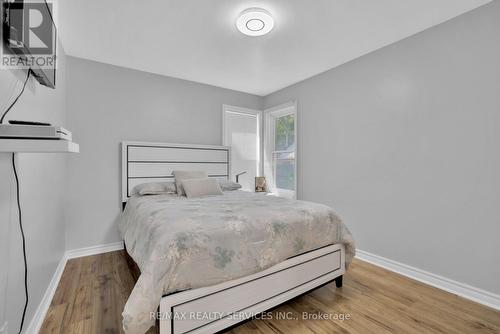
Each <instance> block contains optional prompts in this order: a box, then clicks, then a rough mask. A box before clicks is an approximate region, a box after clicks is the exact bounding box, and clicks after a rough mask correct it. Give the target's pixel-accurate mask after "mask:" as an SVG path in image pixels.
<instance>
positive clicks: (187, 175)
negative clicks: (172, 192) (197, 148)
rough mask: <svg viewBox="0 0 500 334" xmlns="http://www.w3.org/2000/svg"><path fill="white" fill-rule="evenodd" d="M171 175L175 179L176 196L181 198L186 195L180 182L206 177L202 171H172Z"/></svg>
mask: <svg viewBox="0 0 500 334" xmlns="http://www.w3.org/2000/svg"><path fill="white" fill-rule="evenodd" d="M172 174H173V175H174V177H175V186H176V188H177V194H179V195H181V196H183V195H185V194H186V193H185V192H184V188H183V186H182V181H183V180H186V179H203V178H206V177H208V175H207V173H206V172H203V171H186V170H174V171H173V172H172Z"/></svg>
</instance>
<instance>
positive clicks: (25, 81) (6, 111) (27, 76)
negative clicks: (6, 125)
mask: <svg viewBox="0 0 500 334" xmlns="http://www.w3.org/2000/svg"><path fill="white" fill-rule="evenodd" d="M30 74H31V69H29V70H28V74H27V75H26V80H24V84H23V89H22V90H21V92H20V93H19V95H18V96H17V97H16V99H15V100H14V102H12V103H11V105H10V106H9V107H8V108H7V110H5V112H4V113H3V115H2V118H0V124H1V123H3V119H4V118H5V116H6V115H7V113H8V112H9V111H10V109H12V107H13V106H14V104H16V102H17V100H19V98H20V97H21V95H23V93H24V89H25V88H26V84H27V83H28V80H29V78H30Z"/></svg>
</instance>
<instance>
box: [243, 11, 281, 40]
mask: <svg viewBox="0 0 500 334" xmlns="http://www.w3.org/2000/svg"><path fill="white" fill-rule="evenodd" d="M236 27H238V30H239V31H241V32H242V33H243V34H245V35H248V36H262V35H265V34H267V33H268V32H270V31H271V30H273V27H274V20H273V17H272V16H271V14H270V13H269V12H268V11H267V10H265V9H262V8H249V9H246V10H244V11H242V12H241V14H240V16H239V17H238V20H237V21H236Z"/></svg>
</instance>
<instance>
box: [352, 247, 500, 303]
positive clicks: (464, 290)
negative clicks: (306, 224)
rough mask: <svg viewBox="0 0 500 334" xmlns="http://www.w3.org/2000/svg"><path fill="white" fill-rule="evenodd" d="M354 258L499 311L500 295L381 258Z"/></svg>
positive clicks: (358, 254)
mask: <svg viewBox="0 0 500 334" xmlns="http://www.w3.org/2000/svg"><path fill="white" fill-rule="evenodd" d="M356 257H357V258H359V259H360V260H363V261H366V262H369V263H371V264H374V265H376V266H379V267H382V268H385V269H387V270H390V271H393V272H396V273H398V274H401V275H403V276H406V277H409V278H412V279H414V280H417V281H419V282H422V283H425V284H428V285H431V286H433V287H436V288H438V289H441V290H444V291H447V292H450V293H453V294H455V295H458V296H461V297H464V298H467V299H469V300H472V301H475V302H477V303H480V304H482V305H486V306H489V307H491V308H494V309H496V310H500V295H497V294H494V293H492V292H489V291H485V290H482V289H479V288H476V287H473V286H471V285H468V284H464V283H460V282H457V281H454V280H451V279H449V278H446V277H443V276H439V275H436V274H433V273H430V272H428V271H425V270H422V269H418V268H415V267H412V266H408V265H406V264H403V263H399V262H396V261H393V260H390V259H387V258H384V257H382V256H378V255H375V254H371V253H368V252H365V251H362V250H359V249H357V250H356Z"/></svg>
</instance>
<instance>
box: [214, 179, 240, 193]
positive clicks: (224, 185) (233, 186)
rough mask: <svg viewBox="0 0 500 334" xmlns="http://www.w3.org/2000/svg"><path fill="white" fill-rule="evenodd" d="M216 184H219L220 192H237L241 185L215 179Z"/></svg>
mask: <svg viewBox="0 0 500 334" xmlns="http://www.w3.org/2000/svg"><path fill="white" fill-rule="evenodd" d="M217 182H219V186H220V188H221V189H222V191H231V190H238V189H240V188H241V184H239V183H236V182H233V181H231V180H225V179H217Z"/></svg>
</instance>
